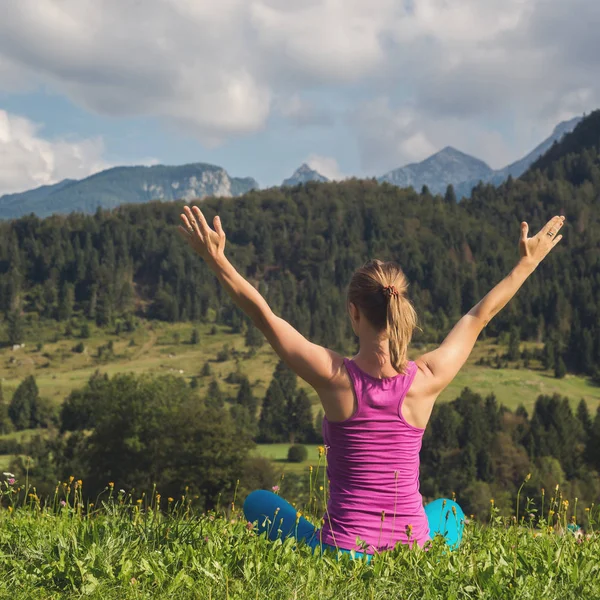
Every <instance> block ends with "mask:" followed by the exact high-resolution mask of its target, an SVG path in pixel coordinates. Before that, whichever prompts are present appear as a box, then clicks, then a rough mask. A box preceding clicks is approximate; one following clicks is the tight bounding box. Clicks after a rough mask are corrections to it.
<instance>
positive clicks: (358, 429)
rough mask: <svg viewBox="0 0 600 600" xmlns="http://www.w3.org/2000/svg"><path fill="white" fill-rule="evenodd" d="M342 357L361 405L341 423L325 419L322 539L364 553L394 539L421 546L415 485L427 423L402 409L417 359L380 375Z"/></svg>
mask: <svg viewBox="0 0 600 600" xmlns="http://www.w3.org/2000/svg"><path fill="white" fill-rule="evenodd" d="M344 364H345V366H346V370H347V371H348V374H349V376H350V380H351V381H352V385H353V386H354V391H355V394H356V400H357V403H358V407H357V410H356V412H355V414H354V415H353V416H352V417H350V418H349V419H347V420H346V421H342V422H341V423H331V422H329V421H328V420H327V418H325V419H323V439H324V442H325V447H326V451H327V476H328V478H329V482H330V486H329V488H330V491H329V494H330V495H329V501H328V504H327V510H326V512H325V515H324V517H323V518H324V521H325V522H324V524H323V528H322V530H321V539H322V542H323V543H324V544H329V545H331V546H337V547H338V548H342V549H345V550H352V549H354V550H356V551H359V552H361V551H362V552H365V551H366V552H368V553H373V552H375V551H381V550H386V549H390V548H393V547H394V546H395V545H396V544H397V543H398V542H402V543H404V544H407V543H410V544H411V545H412V544H413V543H415V542H416V543H418V544H419V545H420V546H423V544H424V543H425V542H426V541H427V540H428V539H429V526H428V522H427V517H426V516H425V511H424V509H423V499H422V497H421V494H420V493H419V452H420V450H421V441H422V438H423V433H424V431H425V430H424V429H419V428H418V427H413V426H412V425H409V424H408V423H407V422H406V421H405V419H404V418H403V416H402V403H403V401H404V398H405V396H406V393H407V391H408V388H409V387H410V386H411V384H412V382H413V380H414V378H415V375H416V373H417V365H416V364H415V363H414V362H412V361H410V362H409V363H408V365H407V369H406V370H407V373H406V375H401V374H399V375H397V376H395V377H388V378H384V379H377V378H375V377H372V376H370V375H368V374H367V373H365V372H363V371H361V370H360V369H359V368H358V367H357V366H356V364H355V363H354V362H353V361H352V360H349V359H344ZM382 515H383V517H382ZM409 526H410V528H409ZM409 535H410V541H409ZM357 538H358V539H359V541H360V542H363V543H365V544H366V550H365V549H364V548H365V547H364V546H362V545H360V544H359V543H357Z"/></svg>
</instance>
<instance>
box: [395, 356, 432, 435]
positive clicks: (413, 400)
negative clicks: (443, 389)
mask: <svg viewBox="0 0 600 600" xmlns="http://www.w3.org/2000/svg"><path fill="white" fill-rule="evenodd" d="M414 362H415V364H416V365H417V372H416V374H415V378H414V379H413V382H412V384H411V386H410V388H408V392H407V393H406V397H405V398H404V403H403V405H402V416H403V417H404V419H405V420H406V421H407V422H408V424H409V425H412V426H413V427H418V428H420V429H425V427H427V423H428V422H429V418H430V417H431V412H432V411H433V406H434V404H435V401H436V399H437V393H435V391H434V390H435V386H434V383H433V373H432V372H431V369H430V368H429V367H428V365H427V362H426V361H424V360H422V357H421V358H418V359H416V360H415V361H414Z"/></svg>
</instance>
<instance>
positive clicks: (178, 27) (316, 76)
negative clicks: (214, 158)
mask: <svg viewBox="0 0 600 600" xmlns="http://www.w3.org/2000/svg"><path fill="white" fill-rule="evenodd" d="M3 14H4V17H3V18H2V20H0V88H2V89H14V87H15V85H20V86H26V85H40V84H43V85H46V86H49V87H50V88H51V89H53V90H55V91H57V92H59V93H62V94H65V95H67V96H68V97H69V98H70V99H71V100H73V101H74V102H76V103H77V104H78V105H80V106H83V107H85V108H87V109H88V110H90V111H94V112H96V113H99V114H102V115H111V116H117V117H122V116H133V115H147V116H154V117H158V118H159V119H161V120H163V122H165V123H169V124H174V125H176V126H177V127H179V128H180V130H182V131H185V132H186V133H189V134H191V135H194V136H196V137H197V138H198V139H200V140H202V141H203V142H205V143H207V144H218V143H221V142H223V141H224V140H227V139H229V138H233V137H237V136H241V135H248V134H252V133H254V132H257V131H260V130H261V129H263V128H265V127H267V126H269V125H270V124H271V121H269V116H270V115H271V114H272V113H273V111H275V112H277V114H278V115H280V116H283V117H284V119H287V120H289V121H290V122H291V123H293V124H295V125H306V124H309V125H313V124H317V125H330V124H331V123H332V122H333V121H334V118H333V116H332V115H331V114H330V112H329V109H328V110H325V109H324V108H323V107H322V106H321V105H320V104H318V103H311V102H309V101H308V100H307V97H311V96H310V94H311V93H312V92H314V91H317V92H320V93H321V95H323V94H325V93H328V92H331V93H332V94H334V95H335V94H337V95H338V96H343V97H344V98H345V99H347V102H346V103H345V104H348V103H352V102H354V103H355V104H357V105H359V107H358V108H357V107H356V106H355V109H357V110H355V111H354V112H353V113H352V114H353V115H354V116H355V117H356V119H355V120H354V122H352V121H349V122H347V127H350V128H352V129H353V130H356V132H357V137H358V140H359V143H360V151H361V155H362V156H363V157H364V162H363V166H364V167H365V168H369V169H371V168H373V169H375V170H377V171H381V170H382V167H383V165H384V164H385V166H386V167H387V166H389V163H390V162H391V159H392V158H394V160H400V159H402V160H407V161H410V160H417V159H419V158H423V155H424V154H426V153H430V152H431V151H432V150H435V149H439V147H441V146H439V144H440V143H442V144H443V145H446V144H448V143H452V144H453V145H456V146H458V147H459V148H461V149H465V151H470V152H474V153H475V154H480V155H482V156H483V157H484V158H487V159H488V160H489V161H492V162H494V161H503V160H507V161H508V160H510V159H513V158H516V155H515V154H517V155H518V153H519V152H521V151H525V150H528V149H530V147H531V144H532V143H533V142H537V141H539V140H540V139H541V137H542V132H543V134H544V135H546V134H547V133H548V132H549V130H550V129H551V128H552V126H553V125H555V124H556V122H557V121H558V120H560V119H562V118H566V117H570V116H573V115H575V114H580V113H582V112H584V111H590V110H591V109H593V108H595V107H596V106H597V105H600V61H599V60H598V56H599V54H600V36H598V33H597V32H598V30H599V29H600V2H598V0H569V1H568V2H565V0H486V1H485V2H483V1H482V0H405V1H404V2H400V1H398V0H304V1H303V2H297V1H295V0H145V1H144V2H123V1H122V0H103V1H102V2H98V1H97V0H60V2H59V1H58V0H19V1H18V2H7V3H4V5H3ZM19 76H20V78H21V79H20V80H19ZM316 97H319V96H316ZM379 98H386V99H389V100H387V101H386V102H387V105H386V106H385V107H384V108H385V110H384V111H383V113H382V114H380V115H374V114H373V106H374V105H375V104H376V103H377V102H378V100H377V99H379ZM344 110H346V106H345V105H344V106H339V108H338V111H344ZM501 121H502V122H504V123H506V122H509V121H512V122H513V123H514V130H513V131H512V132H510V133H509V132H507V131H503V132H502V134H501V135H500V136H499V137H498V136H497V134H496V131H498V130H499V125H498V123H499V122H501ZM366 122H373V123H374V124H375V125H376V127H375V130H376V132H377V134H378V135H379V136H380V139H381V140H382V141H381V143H380V146H379V147H377V148H374V139H375V134H368V135H367V134H366V133H365V123H366ZM494 127H495V129H494ZM523 128H526V129H527V131H528V132H530V134H528V135H523V134H522V132H520V131H519V129H523ZM451 134H452V135H457V136H458V137H455V138H453V139H448V138H449V136H450V135H451ZM510 137H512V138H514V139H513V140H512V141H507V140H508V139H509V138H510ZM490 140H492V141H493V143H494V144H496V145H498V147H497V148H488V147H486V146H485V144H489V143H490ZM508 154H510V156H508ZM378 165H379V166H378ZM396 166H397V165H396Z"/></svg>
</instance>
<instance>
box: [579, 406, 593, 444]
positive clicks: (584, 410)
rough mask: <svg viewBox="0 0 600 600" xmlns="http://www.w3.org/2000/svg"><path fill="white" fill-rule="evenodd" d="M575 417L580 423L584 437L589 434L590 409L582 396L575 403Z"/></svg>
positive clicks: (590, 423)
mask: <svg viewBox="0 0 600 600" xmlns="http://www.w3.org/2000/svg"><path fill="white" fill-rule="evenodd" d="M577 418H578V419H579V422H580V423H581V426H582V428H583V431H584V434H585V435H586V437H587V436H588V435H589V434H590V431H591V429H592V417H591V416H590V411H589V409H588V405H587V402H586V401H585V400H584V399H583V398H582V399H581V400H580V401H579V404H578V405H577Z"/></svg>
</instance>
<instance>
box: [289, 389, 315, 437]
mask: <svg viewBox="0 0 600 600" xmlns="http://www.w3.org/2000/svg"><path fill="white" fill-rule="evenodd" d="M288 435H289V439H290V443H292V444H294V443H298V442H305V443H307V442H312V441H313V440H314V437H315V430H314V427H313V416H312V406H311V403H310V399H309V397H308V394H307V393H306V391H305V390H304V389H299V390H298V392H297V393H296V396H295V397H294V399H293V400H292V402H291V403H290V404H288Z"/></svg>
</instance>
